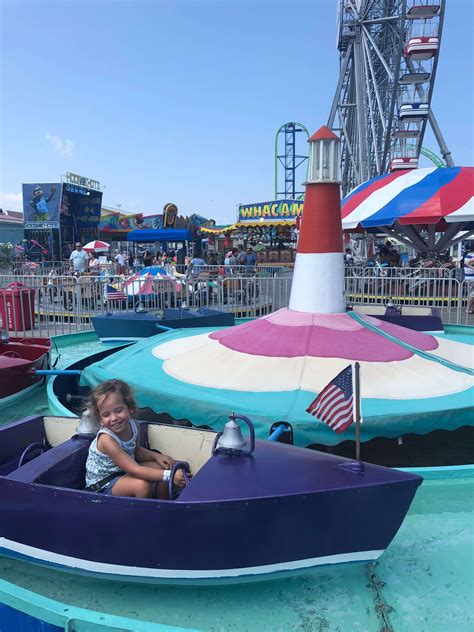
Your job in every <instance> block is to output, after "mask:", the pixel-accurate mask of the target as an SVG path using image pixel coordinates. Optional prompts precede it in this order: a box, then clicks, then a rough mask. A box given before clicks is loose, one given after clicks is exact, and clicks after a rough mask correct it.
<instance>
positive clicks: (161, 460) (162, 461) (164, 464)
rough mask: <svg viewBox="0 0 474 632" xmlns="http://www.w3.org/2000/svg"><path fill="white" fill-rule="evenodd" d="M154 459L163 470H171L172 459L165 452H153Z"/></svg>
mask: <svg viewBox="0 0 474 632" xmlns="http://www.w3.org/2000/svg"><path fill="white" fill-rule="evenodd" d="M154 460H155V461H156V463H157V464H158V465H159V466H160V467H161V468H162V469H163V470H171V468H172V467H173V465H174V459H172V458H171V457H170V456H168V455H167V454H157V453H156V452H155V453H154Z"/></svg>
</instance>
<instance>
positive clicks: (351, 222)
mask: <svg viewBox="0 0 474 632" xmlns="http://www.w3.org/2000/svg"><path fill="white" fill-rule="evenodd" d="M473 196H474V168H473V167H446V168H436V167H434V168H427V169H414V170H411V171H399V172H395V173H387V174H384V175H382V176H378V177H376V178H373V179H372V180H368V181H367V182H364V183H363V184H361V185H360V186H358V187H357V188H356V189H354V190H353V191H352V192H351V193H350V194H349V195H348V196H347V197H346V198H345V199H344V200H343V202H342V227H343V229H344V230H350V229H355V228H357V227H359V226H361V227H362V228H374V227H377V226H392V225H393V224H395V223H396V222H398V223H399V224H401V225H403V224H408V225H413V224H415V225H416V224H437V223H438V222H439V221H440V220H442V219H443V220H445V221H446V222H448V223H452V222H460V223H462V222H469V223H471V222H472V223H473V224H474V202H473ZM464 229H466V227H464Z"/></svg>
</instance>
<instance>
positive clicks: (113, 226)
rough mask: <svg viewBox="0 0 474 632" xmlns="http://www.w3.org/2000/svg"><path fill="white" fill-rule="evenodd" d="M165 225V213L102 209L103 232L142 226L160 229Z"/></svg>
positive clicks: (101, 225) (100, 223)
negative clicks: (146, 213) (131, 212)
mask: <svg viewBox="0 0 474 632" xmlns="http://www.w3.org/2000/svg"><path fill="white" fill-rule="evenodd" d="M162 227H163V215H162V214H159V215H146V216H145V215H143V213H134V214H126V213H120V212H119V211H114V210H111V209H104V208H103V209H102V211H101V215H100V222H99V231H100V232H103V233H113V232H118V231H120V232H123V231H130V230H137V229H141V228H147V229H155V230H159V229H161V228H162Z"/></svg>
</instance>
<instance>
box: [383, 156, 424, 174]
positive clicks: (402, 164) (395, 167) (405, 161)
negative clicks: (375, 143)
mask: <svg viewBox="0 0 474 632" xmlns="http://www.w3.org/2000/svg"><path fill="white" fill-rule="evenodd" d="M418 162H419V161H418V158H392V160H391V161H390V171H391V172H393V171H402V170H403V171H406V170H408V169H418Z"/></svg>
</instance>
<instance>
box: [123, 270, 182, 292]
mask: <svg viewBox="0 0 474 632" xmlns="http://www.w3.org/2000/svg"><path fill="white" fill-rule="evenodd" d="M180 288H181V284H180V283H179V281H178V280H177V279H175V278H174V277H173V276H171V275H169V274H168V273H167V272H166V270H164V269H163V268H160V267H159V266H146V267H145V268H142V269H141V270H139V271H138V272H136V273H135V274H134V275H132V276H131V277H130V278H128V279H127V280H126V281H125V282H124V284H123V291H124V292H125V293H126V294H127V295H128V296H139V297H144V296H151V295H153V294H158V293H160V292H163V291H179V290H180Z"/></svg>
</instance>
